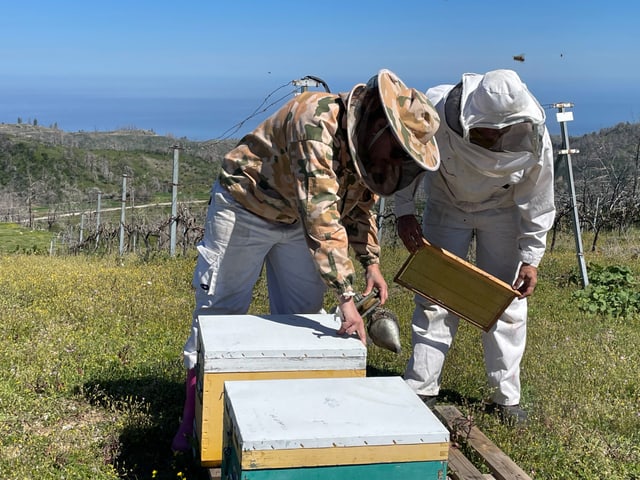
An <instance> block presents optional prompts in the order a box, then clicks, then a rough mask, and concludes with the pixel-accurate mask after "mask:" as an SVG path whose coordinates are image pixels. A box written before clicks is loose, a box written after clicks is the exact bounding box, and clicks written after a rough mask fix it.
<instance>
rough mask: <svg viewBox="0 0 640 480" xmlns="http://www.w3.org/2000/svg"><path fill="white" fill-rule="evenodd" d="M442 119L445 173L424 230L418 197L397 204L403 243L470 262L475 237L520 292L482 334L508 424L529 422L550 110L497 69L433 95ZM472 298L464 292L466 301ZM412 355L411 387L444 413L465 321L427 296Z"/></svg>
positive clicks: (429, 188) (432, 178)
mask: <svg viewBox="0 0 640 480" xmlns="http://www.w3.org/2000/svg"><path fill="white" fill-rule="evenodd" d="M427 97H428V98H429V100H431V102H432V103H433V104H434V106H435V107H436V110H437V111H438V113H439V115H440V119H441V124H440V128H439V130H438V131H437V133H436V140H437V143H438V147H439V149H440V158H441V162H442V163H441V166H440V169H439V170H438V171H434V172H428V173H427V174H426V178H425V180H424V182H423V185H424V187H425V189H426V194H427V201H426V205H425V209H424V213H423V222H422V227H420V225H419V223H418V221H417V219H416V217H415V216H414V213H415V206H414V200H413V194H414V193H415V189H416V188H417V183H419V182H416V185H413V186H412V187H410V188H408V189H405V190H403V191H401V192H399V193H397V194H396V196H395V213H396V216H397V217H398V234H399V236H400V237H401V239H402V241H403V243H404V245H405V246H406V247H407V249H408V250H409V251H412V252H413V251H415V250H417V249H418V247H419V246H420V244H421V242H422V240H421V236H422V235H424V237H425V238H426V239H427V240H428V241H429V242H431V243H432V244H434V245H436V246H439V247H441V248H444V249H446V250H449V251H450V252H452V253H454V254H455V255H457V256H459V257H461V258H467V256H468V253H469V248H470V246H471V242H472V239H474V238H475V247H476V251H475V259H476V262H475V263H476V264H477V266H478V267H479V268H481V269H483V270H485V271H487V272H488V273H490V274H492V275H493V276H495V277H497V278H499V279H501V280H503V281H505V282H507V283H509V284H513V286H514V288H516V289H517V290H518V291H519V292H520V296H519V298H517V299H515V300H514V301H513V302H512V303H511V304H510V305H509V307H508V308H507V309H506V311H505V312H504V314H503V315H502V316H501V317H500V319H499V320H498V322H497V323H496V324H495V326H494V327H493V328H492V329H491V331H489V332H488V333H483V335H482V342H483V347H484V359H485V366H486V371H487V377H488V383H489V388H490V390H491V392H492V393H491V400H490V403H489V405H488V409H489V410H490V411H494V412H496V413H497V414H499V415H500V417H501V418H502V419H503V420H504V421H506V422H509V423H518V424H520V423H524V422H526V420H527V413H526V411H525V410H524V409H523V408H521V407H520V362H521V360H522V356H523V353H524V350H525V343H526V328H527V299H526V297H528V296H530V295H531V294H532V293H533V291H534V289H535V286H536V283H537V267H538V264H539V263H540V260H541V259H542V256H543V254H544V251H545V245H546V235H547V231H548V230H549V229H550V228H551V226H552V225H553V220H554V216H555V209H554V198H553V154H552V148H551V141H550V139H549V133H548V131H547V129H546V127H545V123H544V122H545V114H544V110H543V109H542V107H541V106H540V104H539V103H538V101H537V100H536V99H535V98H534V96H533V95H532V94H531V93H530V92H529V90H528V89H527V87H526V85H525V84H524V83H523V82H522V81H521V80H520V78H519V77H518V75H517V74H516V73H515V72H514V71H511V70H494V71H490V72H487V73H486V74H484V75H480V74H475V73H466V74H464V75H463V76H462V81H461V82H460V83H458V84H457V85H441V86H437V87H434V88H431V89H429V90H428V91H427ZM461 293H464V292H461ZM415 303H416V308H415V311H414V314H413V320H412V322H413V328H412V341H413V354H412V356H411V358H410V360H409V363H408V365H407V369H406V372H405V380H406V382H407V383H408V384H409V385H410V386H411V387H412V388H413V389H414V391H415V392H416V393H417V394H418V395H420V397H421V398H422V399H423V401H425V403H427V405H429V406H433V404H435V402H436V399H437V395H438V393H439V389H440V380H441V375H442V369H443V366H444V361H445V356H446V354H447V351H448V350H449V348H450V346H451V343H452V341H453V338H454V336H455V334H456V331H457V329H458V321H459V320H458V318H457V317H456V316H454V315H452V314H449V313H448V312H447V311H446V310H444V309H443V308H441V307H439V306H437V305H434V304H432V303H430V302H428V301H427V300H425V299H424V298H423V297H421V296H416V298H415Z"/></svg>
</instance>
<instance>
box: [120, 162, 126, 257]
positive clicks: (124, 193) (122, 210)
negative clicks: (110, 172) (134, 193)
mask: <svg viewBox="0 0 640 480" xmlns="http://www.w3.org/2000/svg"><path fill="white" fill-rule="evenodd" d="M126 207H127V174H126V173H125V174H124V175H122V207H121V208H120V249H119V252H120V256H122V255H123V254H124V218H125V216H124V213H125V209H126Z"/></svg>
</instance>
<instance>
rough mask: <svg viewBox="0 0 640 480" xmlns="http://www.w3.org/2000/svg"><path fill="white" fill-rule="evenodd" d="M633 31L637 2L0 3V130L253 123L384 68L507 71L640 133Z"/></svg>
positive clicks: (417, 74)
mask: <svg viewBox="0 0 640 480" xmlns="http://www.w3.org/2000/svg"><path fill="white" fill-rule="evenodd" d="M638 18H640V3H639V2H631V1H624V2H623V1H609V2H602V1H598V2H595V1H590V0H583V1H563V0H553V1H546V0H542V1H537V2H518V1H514V0H509V1H503V0H494V1H492V0H484V1H479V0H465V1H462V0H415V1H406V0H396V1H394V2H382V1H375V0H369V1H361V0H358V1H348V0H341V1H334V0H325V1H323V2H293V1H288V0H286V1H260V0H255V1H248V0H235V1H231V2H228V1H227V2H216V1H214V0H207V1H205V0H187V1H184V2H177V1H172V2H170V1H162V0H156V1H153V2H152V1H146V0H144V1H139V0H128V1H120V0H114V1H110V2H91V1H85V2H80V1H68V0H57V1H54V2H53V1H50V0H32V1H30V2H27V3H25V2H3V6H2V14H1V15H0V58H2V62H0V121H2V122H8V123H13V122H15V118H5V115H3V112H2V111H1V110H2V109H1V106H2V96H3V95H4V96H9V95H14V96H16V95H23V96H25V97H28V96H29V95H31V96H32V97H34V98H35V97H37V95H38V94H43V93H47V94H49V95H50V94H69V93H70V94H73V95H87V96H91V95H94V96H95V95H103V96H107V97H108V96H118V97H132V98H135V97H152V98H163V97H167V98H173V99H175V98H192V99H198V98H207V99H226V100H234V99H239V100H240V99H244V100H245V101H244V103H243V108H244V109H245V111H246V112H247V113H250V111H251V108H249V109H248V110H246V109H247V105H250V104H251V100H254V99H255V101H256V102H258V103H259V102H260V101H261V100H262V99H263V98H264V97H265V96H266V95H268V94H269V93H271V92H273V91H274V90H275V89H277V88H278V87H280V86H282V85H283V84H286V83H287V82H290V81H291V80H293V79H296V78H300V77H303V76H305V75H315V76H318V77H320V78H322V79H324V80H325V81H326V82H327V83H328V85H329V87H330V88H331V90H332V91H344V90H348V89H350V88H351V87H352V86H353V85H354V84H355V83H359V82H366V80H367V79H368V78H369V77H370V76H371V75H373V74H375V73H376V72H377V71H378V70H379V69H380V68H389V69H391V70H393V71H395V72H396V73H397V74H398V75H399V76H400V77H401V78H402V79H403V80H404V81H405V82H406V83H407V84H409V85H410V86H413V87H416V88H419V89H421V90H426V89H427V88H428V87H429V86H432V85H435V84H439V83H456V82H457V80H458V79H459V78H460V75H461V74H462V73H464V72H479V73H481V72H484V71H487V70H492V69H495V68H512V69H514V70H516V71H517V72H518V73H519V74H520V76H521V77H522V78H523V80H524V81H525V82H526V83H527V84H528V86H529V88H530V89H531V90H532V91H533V93H534V94H536V96H537V97H538V99H539V100H540V102H541V103H543V104H548V103H552V102H559V101H573V102H574V103H575V104H576V106H575V108H574V113H575V116H576V124H578V122H577V120H578V118H583V119H584V118H586V117H589V118H590V122H591V123H590V124H589V125H593V126H594V127H593V128H596V127H597V128H601V127H606V126H610V125H612V124H613V123H616V122H617V121H629V122H638V121H640V34H638V30H639V29H638V26H637V22H638ZM519 54H524V58H525V61H524V62H517V61H514V60H513V56H514V55H519ZM283 94H286V90H284V91H283ZM239 105H240V103H239ZM256 106H258V105H257V104H256ZM239 110H240V108H239ZM554 112H555V110H548V112H547V114H548V116H550V117H553V118H555V113H554ZM212 113H213V114H215V112H212ZM240 113H241V112H240ZM224 115H229V114H228V112H227V113H225V114H224ZM237 118H238V117H236V119H237ZM236 119H234V118H231V116H230V117H229V126H231V124H232V123H233V122H234V121H236ZM551 119H552V118H550V120H551ZM222 121H224V119H223V120H222ZM583 128H588V127H583ZM552 130H553V129H552Z"/></svg>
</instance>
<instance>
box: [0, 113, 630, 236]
mask: <svg viewBox="0 0 640 480" xmlns="http://www.w3.org/2000/svg"><path fill="white" fill-rule="evenodd" d="M552 140H553V143H554V148H555V149H556V151H557V150H558V149H559V147H560V145H561V139H560V137H559V136H554V137H553V138H552ZM236 142H237V140H235V139H230V140H223V141H208V142H194V141H189V140H187V139H185V138H181V139H176V138H173V137H167V136H160V135H156V134H154V133H153V132H149V131H144V130H133V129H132V130H118V131H113V132H73V133H71V132H64V131H62V130H59V129H56V128H47V127H41V126H34V125H28V124H0V220H2V221H16V220H15V219H16V218H25V215H26V214H27V212H29V213H30V212H33V211H38V210H39V211H40V212H42V213H44V214H46V213H47V212H50V211H55V212H58V213H60V212H62V211H73V210H82V209H86V208H87V205H95V201H96V197H97V192H101V195H102V198H103V199H104V200H105V201H107V202H109V201H112V202H113V204H114V205H115V204H117V203H118V202H119V201H120V198H121V190H122V177H123V175H124V174H126V175H127V176H128V180H127V182H128V195H130V196H135V202H136V204H139V203H144V202H150V201H160V200H166V199H167V198H168V197H169V195H170V193H171V189H172V185H171V179H172V167H173V147H174V145H178V146H179V147H180V149H181V150H180V154H179V159H180V170H179V190H180V198H181V200H188V199H194V198H199V199H203V198H207V196H208V192H209V189H210V187H211V183H212V182H213V180H214V179H215V177H216V175H217V172H218V169H219V162H220V159H221V158H222V156H223V155H224V153H225V152H227V151H228V150H229V149H231V148H232V147H233V146H234V145H235V143H236ZM570 146H571V147H572V148H574V149H578V150H579V151H580V153H579V154H576V155H573V156H572V162H573V170H574V178H575V186H576V191H577V192H578V195H579V199H578V201H579V202H580V208H581V210H582V213H583V214H584V215H585V216H586V217H587V218H588V219H589V221H591V218H596V217H599V219H600V222H601V224H604V226H611V225H612V221H613V220H611V221H609V223H608V225H607V224H606V223H607V219H606V215H607V214H611V218H613V219H614V220H615V221H616V222H617V221H619V220H620V218H621V215H622V216H623V217H624V218H622V222H623V224H625V225H628V224H632V223H634V222H637V221H638V220H639V217H640V211H639V208H638V206H637V205H640V201H637V200H638V197H640V192H639V191H638V179H639V153H640V123H636V124H630V123H620V124H618V125H615V126H613V127H611V128H607V129H603V130H600V131H599V132H593V133H590V134H587V135H582V136H577V137H571V138H570ZM562 173H563V172H562V170H561V169H558V176H559V177H560V176H562ZM563 190H564V189H563V188H562V187H561V186H560V188H559V189H558V195H557V204H558V210H559V212H564V213H566V210H567V208H568V207H567V205H568V204H569V200H568V198H567V196H566V192H563ZM564 213H563V214H564ZM603 222H604V223H603Z"/></svg>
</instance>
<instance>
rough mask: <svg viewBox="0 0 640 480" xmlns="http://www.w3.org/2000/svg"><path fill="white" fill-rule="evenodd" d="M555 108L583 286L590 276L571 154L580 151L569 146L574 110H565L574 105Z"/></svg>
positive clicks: (568, 104) (559, 104) (587, 283)
mask: <svg viewBox="0 0 640 480" xmlns="http://www.w3.org/2000/svg"><path fill="white" fill-rule="evenodd" d="M553 107H554V108H557V109H558V113H557V114H556V119H557V120H558V123H559V124H560V133H561V134H562V148H561V149H560V151H559V152H558V158H559V159H560V158H564V160H565V162H566V164H567V183H568V184H569V191H570V199H571V217H572V220H573V236H574V238H575V242H576V255H577V257H578V268H579V269H580V276H581V278H582V286H583V287H586V286H587V285H589V277H588V275H587V266H586V264H585V261H584V251H583V248H582V236H581V233H580V217H579V216H578V205H577V204H576V190H575V186H574V182H573V167H572V166H571V154H572V153H579V150H575V149H571V148H569V133H568V130H567V122H570V121H571V120H573V112H567V111H565V108H571V107H573V103H566V102H565V103H555V104H554V105H553Z"/></svg>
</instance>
